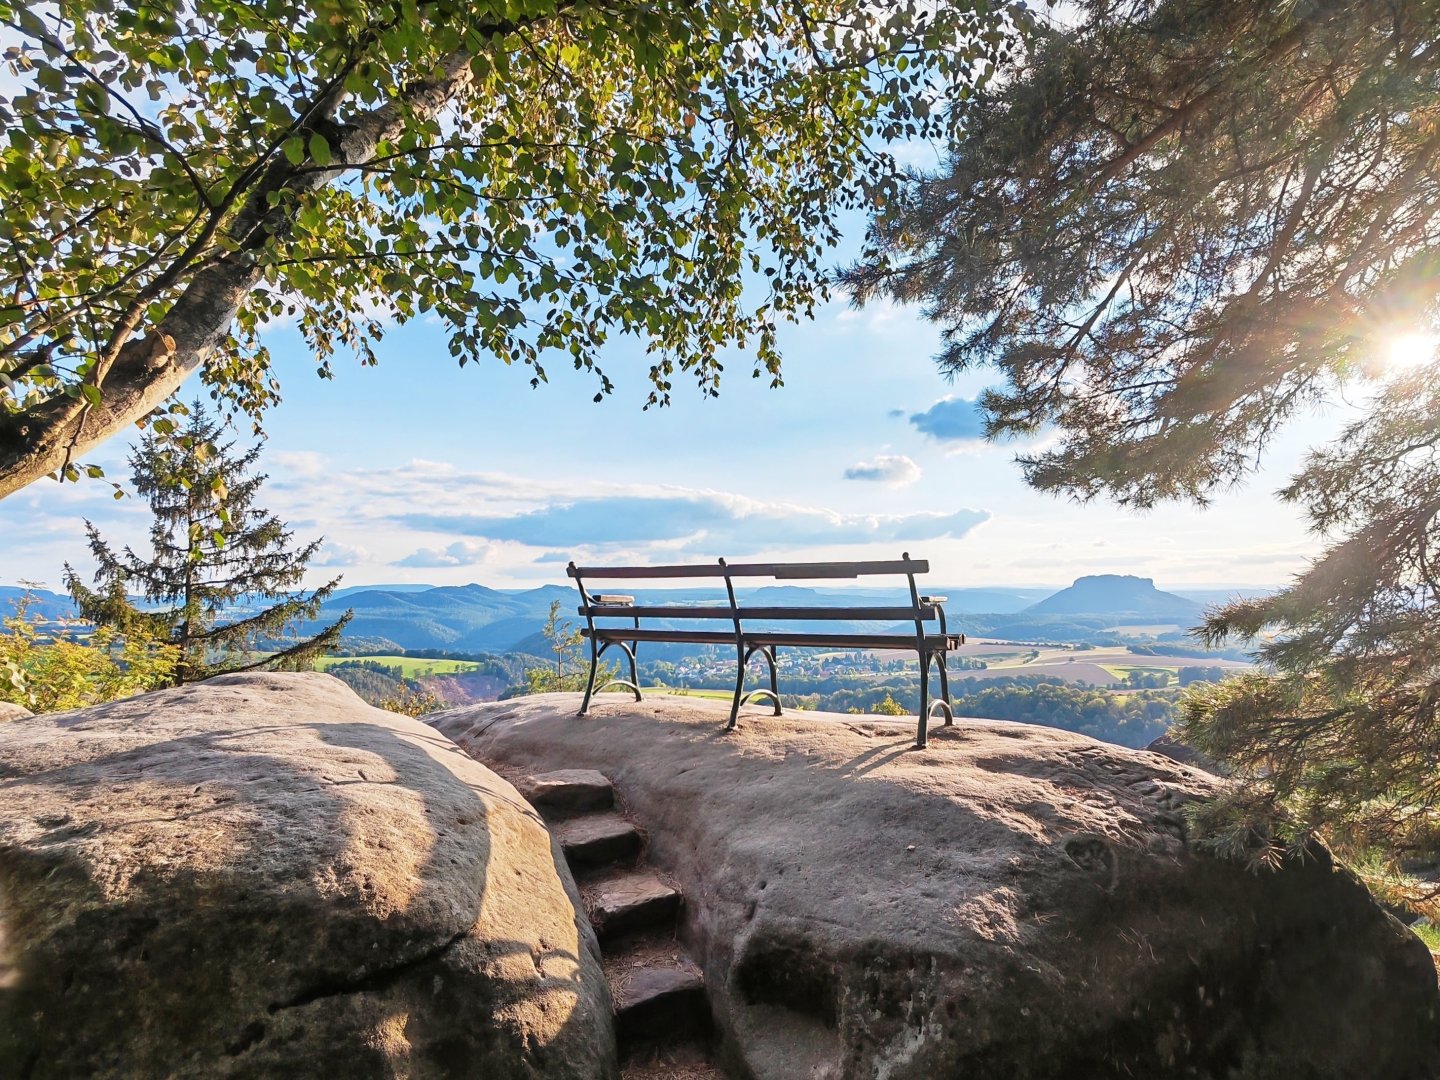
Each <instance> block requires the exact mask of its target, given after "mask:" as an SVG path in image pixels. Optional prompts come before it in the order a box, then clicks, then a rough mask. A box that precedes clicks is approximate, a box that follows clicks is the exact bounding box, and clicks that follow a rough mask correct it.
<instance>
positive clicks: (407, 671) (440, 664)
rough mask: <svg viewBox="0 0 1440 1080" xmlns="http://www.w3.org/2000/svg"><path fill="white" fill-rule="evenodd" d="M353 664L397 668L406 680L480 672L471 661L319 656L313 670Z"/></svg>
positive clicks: (407, 657)
mask: <svg viewBox="0 0 1440 1080" xmlns="http://www.w3.org/2000/svg"><path fill="white" fill-rule="evenodd" d="M355 663H371V664H379V665H381V666H382V667H398V668H399V669H400V673H401V674H402V675H403V676H404V677H405V678H407V679H413V678H415V676H417V675H456V674H464V673H465V672H469V671H479V670H480V665H479V664H477V663H475V662H474V661H473V660H426V659H425V658H424V657H420V656H321V657H319V658H318V659H316V661H315V669H316V670H317V671H329V670H330V669H331V668H332V667H335V666H336V665H337V664H355Z"/></svg>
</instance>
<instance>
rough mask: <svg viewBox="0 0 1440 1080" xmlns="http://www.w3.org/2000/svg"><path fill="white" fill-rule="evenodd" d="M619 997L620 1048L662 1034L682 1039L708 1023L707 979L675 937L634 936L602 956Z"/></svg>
mask: <svg viewBox="0 0 1440 1080" xmlns="http://www.w3.org/2000/svg"><path fill="white" fill-rule="evenodd" d="M602 964H603V966H604V969H605V979H606V981H607V982H608V983H609V984H610V996H611V998H613V999H614V1002H615V1035H616V1037H617V1038H618V1039H619V1041H620V1048H621V1052H622V1053H625V1052H626V1050H627V1048H629V1047H635V1046H637V1045H645V1044H648V1043H653V1042H654V1041H655V1040H657V1039H662V1038H663V1039H664V1040H665V1041H666V1042H674V1041H675V1040H677V1039H683V1038H686V1037H691V1036H694V1035H697V1034H700V1033H703V1032H705V1031H707V1030H708V1028H709V1021H710V1010H709V1006H708V1003H707V1002H706V999H705V978H704V976H703V975H701V974H700V969H699V968H698V967H697V966H696V965H695V962H694V961H693V960H691V959H690V957H689V956H688V955H686V953H685V951H684V950H683V949H681V948H680V946H679V945H677V944H676V943H675V942H674V941H673V940H670V939H667V938H663V937H643V938H637V939H632V940H631V941H629V942H627V943H626V945H625V946H624V947H622V948H619V949H618V950H612V951H611V952H609V953H607V954H605V955H604V956H603V959H602Z"/></svg>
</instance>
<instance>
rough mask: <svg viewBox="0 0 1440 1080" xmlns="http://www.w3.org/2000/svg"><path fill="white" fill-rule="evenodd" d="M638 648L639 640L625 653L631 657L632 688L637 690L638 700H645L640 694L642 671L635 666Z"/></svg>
mask: <svg viewBox="0 0 1440 1080" xmlns="http://www.w3.org/2000/svg"><path fill="white" fill-rule="evenodd" d="M636 621H637V622H638V621H639V620H636ZM638 648H640V643H639V642H638V641H637V642H635V644H634V647H633V648H629V649H626V650H625V655H626V656H628V657H629V658H630V688H631V689H632V690H634V691H635V700H636V701H644V700H645V699H644V698H643V697H641V695H640V672H639V669H637V668H636V666H635V650H636V649H638Z"/></svg>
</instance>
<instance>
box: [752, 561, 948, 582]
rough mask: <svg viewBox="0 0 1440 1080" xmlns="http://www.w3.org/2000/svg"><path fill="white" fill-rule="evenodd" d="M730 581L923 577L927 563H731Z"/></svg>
mask: <svg viewBox="0 0 1440 1080" xmlns="http://www.w3.org/2000/svg"><path fill="white" fill-rule="evenodd" d="M728 569H729V571H730V576H731V577H768V578H775V579H776V580H777V581H790V580H797V579H798V580H804V579H806V578H853V577H863V576H869V575H874V574H926V573H929V572H930V563H929V562H928V561H927V560H925V559H891V560H888V561H879V562H875V561H871V562H812V563H731V564H730V566H729V567H728Z"/></svg>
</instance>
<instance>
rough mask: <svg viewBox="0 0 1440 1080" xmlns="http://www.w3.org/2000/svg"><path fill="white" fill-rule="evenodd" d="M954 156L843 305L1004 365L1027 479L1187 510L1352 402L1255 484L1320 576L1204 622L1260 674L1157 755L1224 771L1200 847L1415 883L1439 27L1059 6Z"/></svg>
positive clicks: (977, 109) (1264, 0)
mask: <svg viewBox="0 0 1440 1080" xmlns="http://www.w3.org/2000/svg"><path fill="white" fill-rule="evenodd" d="M950 151H951V152H950V156H949V159H948V161H947V162H946V165H945V167H944V168H943V169H942V170H940V171H939V172H937V173H935V174H933V175H929V176H917V177H915V178H914V182H913V183H912V184H911V185H910V187H909V190H908V191H907V192H906V193H905V194H904V196H903V197H902V198H899V199H895V200H892V201H890V203H888V204H887V205H886V206H885V207H884V208H883V210H882V211H880V212H879V213H878V214H877V216H876V217H875V219H874V229H873V232H872V236H871V245H870V248H869V251H868V252H867V255H866V257H865V258H864V259H863V260H862V261H861V263H860V264H859V265H857V266H856V267H854V268H852V269H851V270H850V271H849V272H848V274H847V275H846V282H847V284H848V285H849V286H850V287H851V289H852V290H853V292H854V295H855V296H856V297H857V298H858V299H860V300H864V299H866V298H868V297H872V296H876V295H881V294H883V295H888V296H891V297H894V298H896V299H900V300H904V301H917V302H920V303H922V304H923V305H924V306H925V310H926V313H927V314H928V315H929V316H930V317H932V318H933V319H934V320H936V321H937V322H938V323H939V324H940V325H941V327H942V333H943V347H942V351H941V353H940V355H939V358H938V359H939V362H940V365H941V367H942V369H943V370H944V371H946V372H947V373H949V374H951V375H955V374H959V373H962V372H969V371H971V370H973V369H975V368H977V367H981V366H988V367H991V368H993V369H995V370H996V371H997V372H998V375H999V378H998V379H997V380H996V383H995V384H994V385H992V386H991V387H990V388H989V389H988V390H987V391H986V392H985V393H984V394H983V395H982V396H981V397H980V399H979V400H978V402H977V405H978V407H979V409H980V412H981V413H982V414H983V419H984V421H985V424H986V430H987V433H988V434H989V435H991V436H1004V435H1016V436H1022V437H1029V436H1034V435H1037V434H1041V433H1043V434H1044V435H1045V436H1046V439H1045V441H1044V442H1042V443H1039V444H1037V445H1034V446H1033V448H1032V449H1031V452H1030V453H1028V454H1024V455H1022V456H1021V457H1020V458H1019V463H1020V466H1021V468H1022V469H1023V471H1024V474H1025V477H1026V479H1027V480H1028V481H1029V482H1030V483H1031V484H1032V485H1033V486H1035V487H1036V488H1038V489H1040V490H1043V491H1050V492H1056V493H1061V494H1067V495H1070V496H1072V497H1074V498H1076V499H1078V500H1082V501H1083V500H1088V499H1093V498H1097V497H1100V496H1109V497H1112V498H1114V499H1115V500H1116V501H1118V502H1120V503H1121V504H1123V505H1127V506H1132V507H1137V508H1140V509H1148V508H1150V507H1152V506H1154V505H1156V504H1158V503H1160V502H1163V501H1165V500H1167V499H1174V500H1188V501H1192V502H1197V503H1200V504H1204V503H1205V502H1206V501H1208V500H1209V498H1210V497H1211V495H1212V494H1213V493H1214V492H1216V491H1219V490H1224V489H1225V488H1227V487H1229V486H1231V485H1233V484H1236V483H1238V482H1240V481H1243V480H1244V479H1245V478H1247V477H1248V476H1250V475H1251V474H1252V473H1253V472H1254V470H1255V469H1256V467H1257V465H1258V462H1259V461H1260V459H1261V457H1262V455H1263V453H1264V451H1265V450H1266V449H1267V448H1268V447H1269V445H1270V444H1271V442H1272V440H1273V439H1274V438H1275V436H1276V435H1277V434H1278V433H1279V432H1280V431H1282V430H1283V429H1285V427H1286V425H1287V424H1288V423H1289V422H1291V421H1292V420H1296V419H1299V418H1303V417H1305V416H1306V415H1307V413H1309V411H1310V410H1311V409H1312V408H1314V407H1315V406H1317V405H1321V404H1325V403H1330V402H1335V401H1340V400H1344V401H1347V402H1350V403H1352V404H1354V403H1360V404H1361V405H1362V415H1361V418H1360V419H1359V420H1357V421H1356V422H1355V423H1353V424H1352V425H1350V426H1349V427H1347V428H1346V429H1345V430H1344V431H1343V433H1342V434H1341V435H1340V436H1339V437H1338V438H1337V439H1335V440H1334V441H1333V442H1332V443H1330V444H1329V445H1326V446H1320V447H1317V448H1315V449H1314V450H1313V451H1312V452H1311V453H1310V455H1309V456H1308V458H1307V459H1306V460H1305V462H1304V464H1303V466H1302V468H1301V469H1300V471H1299V472H1298V473H1297V474H1296V475H1295V476H1294V478H1293V479H1292V481H1291V482H1290V484H1289V485H1288V486H1287V487H1286V488H1285V489H1283V490H1282V491H1281V492H1280V495H1281V497H1282V498H1284V499H1286V500H1288V501H1290V502H1292V503H1294V504H1296V505H1297V506H1300V507H1302V508H1303V509H1304V511H1305V512H1306V514H1307V517H1308V519H1309V523H1310V525H1311V526H1312V528H1313V530H1314V532H1315V534H1316V536H1317V537H1318V538H1319V539H1320V540H1321V541H1323V542H1324V543H1325V544H1326V545H1327V548H1326V550H1325V551H1324V553H1323V554H1322V555H1321V556H1320V557H1319V558H1318V559H1317V560H1316V561H1315V562H1313V563H1312V564H1311V565H1310V566H1309V567H1308V568H1306V569H1305V570H1304V571H1303V572H1302V573H1300V574H1299V575H1298V576H1297V577H1296V579H1295V580H1294V582H1293V583H1292V584H1291V585H1290V587H1289V588H1286V589H1284V590H1283V591H1281V592H1279V593H1277V594H1275V595H1273V596H1269V597H1263V598H1259V599H1253V600H1244V601H1239V602H1236V603H1233V604H1229V605H1226V606H1224V607H1222V608H1219V609H1217V610H1214V611H1212V612H1210V613H1209V616H1208V618H1207V621H1206V623H1205V625H1204V627H1203V628H1202V634H1203V637H1204V638H1205V639H1206V640H1207V641H1208V642H1209V643H1211V644H1219V643H1220V642H1222V641H1225V640H1227V639H1230V638H1239V639H1241V640H1248V641H1250V642H1252V643H1254V644H1256V645H1257V647H1258V653H1259V656H1260V658H1261V659H1262V660H1263V661H1264V662H1265V664H1266V667H1267V668H1268V670H1267V672H1265V673H1257V674H1254V675H1252V676H1248V677H1246V678H1243V679H1234V680H1227V681H1226V682H1224V683H1221V684H1218V685H1216V686H1209V687H1207V686H1200V687H1197V688H1195V689H1193V690H1191V692H1190V693H1189V695H1188V697H1187V699H1186V702H1185V704H1184V705H1183V706H1182V710H1181V714H1182V722H1181V728H1180V734H1181V736H1182V737H1183V738H1184V739H1185V740H1186V741H1188V742H1190V743H1191V744H1192V745H1194V746H1195V747H1196V748H1198V749H1200V750H1201V751H1203V752H1204V753H1206V754H1207V755H1209V756H1211V757H1213V758H1216V759H1219V760H1223V761H1224V762H1225V763H1226V764H1227V765H1228V766H1229V767H1230V770H1231V776H1232V779H1233V780H1234V781H1235V783H1234V784H1233V785H1232V787H1231V789H1230V796H1229V797H1228V798H1227V799H1225V800H1220V801H1219V802H1217V803H1215V804H1212V807H1213V811H1212V812H1211V814H1210V817H1211V820H1210V823H1209V824H1210V825H1211V827H1212V828H1211V832H1212V836H1213V837H1214V838H1215V839H1217V840H1218V841H1219V842H1221V844H1222V846H1224V847H1226V848H1229V849H1232V850H1236V851H1239V850H1242V849H1244V850H1252V851H1254V852H1257V853H1258V854H1259V855H1261V856H1264V857H1267V858H1268V857H1271V856H1273V855H1274V853H1275V851H1276V849H1275V848H1274V847H1273V846H1272V845H1271V844H1270V842H1269V838H1270V837H1273V836H1276V835H1283V836H1286V837H1287V838H1288V839H1289V840H1290V841H1291V842H1292V843H1293V845H1294V846H1295V847H1296V848H1298V849H1301V850H1303V849H1304V847H1305V845H1307V844H1308V842H1309V838H1310V837H1311V836H1312V835H1313V834H1316V833H1318V834H1320V835H1322V836H1324V837H1325V838H1326V839H1328V840H1329V841H1331V842H1332V843H1333V844H1335V845H1336V846H1338V847H1339V848H1340V850H1341V851H1342V852H1344V853H1346V854H1349V855H1352V856H1361V855H1364V854H1365V853H1366V852H1368V851H1370V850H1374V849H1380V850H1384V851H1385V852H1387V853H1388V854H1389V855H1391V856H1393V859H1394V862H1395V864H1396V865H1400V866H1402V867H1403V866H1404V865H1406V864H1407V863H1408V864H1409V865H1426V866H1430V867H1440V659H1437V658H1440V557H1437V553H1440V3H1437V2H1436V0H1348V2H1344V3H1341V2H1338V0H1304V2H1299V3H1273V2H1270V0H1078V2H1077V3H1076V4H1074V5H1072V6H1071V10H1070V11H1069V13H1068V17H1067V19H1066V20H1065V22H1064V23H1063V24H1057V25H1055V26H1053V27H1051V28H1049V29H1048V30H1047V31H1046V32H1045V33H1042V34H1039V35H1037V36H1036V37H1035V38H1034V39H1033V41H1032V43H1031V45H1030V46H1029V47H1028V48H1027V51H1026V54H1025V57H1024V59H1023V60H1022V61H1021V62H1019V63H1018V64H1016V65H1014V66H1012V67H1010V68H1007V69H1006V70H1005V71H1004V73H1003V78H997V79H995V80H994V81H993V82H992V83H991V85H990V87H989V88H988V89H985V90H983V91H982V92H981V93H979V94H978V95H976V96H975V98H974V99H973V101H972V102H971V103H970V107H969V109H968V112H967V116H966V125H965V130H964V133H963V135H962V136H961V138H960V139H958V140H957V141H956V142H955V143H954V144H953V145H952V146H951V148H950ZM1366 380H1371V382H1370V383H1369V385H1367V384H1366ZM1367 399H1368V404H1369V407H1368V409H1365V408H1363V403H1365V402H1366V401H1367ZM1430 873H1432V876H1435V877H1436V878H1437V880H1436V881H1434V882H1432V885H1433V898H1434V899H1435V900H1436V902H1437V909H1440V874H1434V873H1433V870H1432V871H1430Z"/></svg>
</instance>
